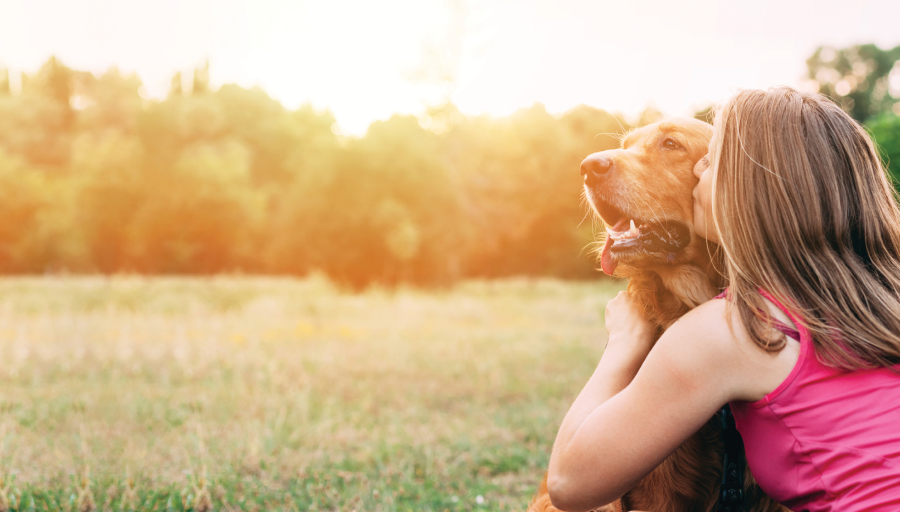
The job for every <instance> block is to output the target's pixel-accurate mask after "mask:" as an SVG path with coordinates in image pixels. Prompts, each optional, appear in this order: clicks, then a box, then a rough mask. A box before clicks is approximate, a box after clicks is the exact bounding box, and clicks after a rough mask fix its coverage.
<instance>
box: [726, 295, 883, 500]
mask: <svg viewBox="0 0 900 512" xmlns="http://www.w3.org/2000/svg"><path fill="white" fill-rule="evenodd" d="M763 295H764V296H765V297H766V298H768V299H769V300H771V301H772V303H773V304H775V305H776V306H778V307H779V308H781V309H782V310H783V311H784V312H785V314H787V316H788V317H789V318H790V319H791V320H792V321H793V322H794V324H795V325H796V326H797V332H798V333H799V341H800V356H799V358H798V359H797V363H796V365H795V366H794V369H793V370H792V371H791V373H790V375H788V377H787V378H786V379H785V380H784V382H782V383H781V385H779V386H778V387H777V388H775V390H774V391H772V392H771V393H769V394H768V395H766V396H765V397H764V398H763V399H762V400H759V401H757V402H752V403H751V402H740V401H736V402H731V410H732V411H733V413H734V419H735V423H736V425H737V428H738V431H740V433H741V436H742V437H743V438H744V446H745V450H746V454H747V462H748V463H749V465H750V471H751V472H752V473H753V476H754V477H755V478H756V481H757V482H758V483H759V486H760V487H761V488H762V489H763V490H764V491H765V492H766V494H768V495H769V496H771V497H772V498H774V499H775V500H777V501H779V502H780V503H782V504H783V505H785V506H787V507H789V508H790V509H791V510H795V511H800V510H806V511H809V512H825V511H828V512H832V511H834V512H837V511H840V512H855V511H863V510H867V511H868V510H900V374H897V373H894V372H892V371H891V370H890V369H887V368H881V369H875V370H857V371H847V370H838V369H834V368H831V367H828V366H825V365H823V364H822V363H820V362H819V361H818V359H817V358H816V354H815V350H814V348H813V343H812V340H811V338H810V334H809V331H808V330H807V329H806V327H805V326H804V325H803V324H802V323H800V321H799V319H798V318H797V317H795V316H794V314H793V313H792V312H791V311H789V310H788V309H787V308H785V307H784V306H783V305H782V304H780V303H779V302H778V301H776V300H775V299H774V298H773V297H771V296H769V294H767V293H765V292H763ZM897 368H898V369H900V366H898V367H897Z"/></svg>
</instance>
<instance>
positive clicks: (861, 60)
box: [806, 44, 900, 122]
mask: <svg viewBox="0 0 900 512" xmlns="http://www.w3.org/2000/svg"><path fill="white" fill-rule="evenodd" d="M898 61H900V46H897V47H895V48H893V49H890V50H882V49H880V48H878V47H877V46H875V45H874V44H865V45H855V46H849V47H847V48H842V49H835V48H831V47H827V46H822V47H819V48H818V49H817V50H816V51H815V53H813V55H812V56H811V57H810V58H809V59H808V60H807V61H806V66H807V71H808V76H809V79H810V80H811V81H812V83H814V84H815V87H816V88H817V89H818V91H819V92H821V93H823V94H825V95H827V96H830V97H831V98H833V99H834V100H835V101H836V102H837V103H838V104H839V105H840V106H841V107H842V108H843V109H844V110H846V111H847V112H848V113H849V114H850V115H851V116H853V118H854V119H856V120H857V121H859V122H863V121H865V120H866V119H868V118H870V117H873V116H877V115H879V114H882V113H884V112H891V111H893V112H894V113H895V114H900V106H898V105H900V64H898Z"/></svg>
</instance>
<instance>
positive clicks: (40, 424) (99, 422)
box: [0, 277, 621, 512]
mask: <svg viewBox="0 0 900 512" xmlns="http://www.w3.org/2000/svg"><path fill="white" fill-rule="evenodd" d="M620 288H621V285H620V284H617V283H608V282H599V281H598V282H562V281H554V280H506V281H470V282H465V283H462V284H460V285H458V286H456V287H453V288H451V289H447V290H438V291H433V290H432V291H423V290H414V289H400V290H395V291H387V290H379V289H373V290H369V291H366V292H363V293H360V294H351V293H346V292H342V291H340V290H337V289H336V288H334V287H333V286H332V285H330V284H329V283H328V282H327V281H326V280H324V279H320V278H315V277H314V278H308V279H303V280H292V279H266V278H241V277H234V278H210V279H187V278H186V279H175V278H171V279H170V278H155V279H145V278H138V277H120V278H99V277H94V278H65V277H63V278H61V277H53V278H22V279H19V278H15V279H13V278H8V279H3V280H0V475H2V481H0V510H3V508H6V509H11V510H38V511H40V510H60V509H62V510H79V509H80V510H91V509H97V510H159V511H164V510H175V511H181V510H190V509H193V510H204V509H209V507H212V509H215V510H226V511H227V510H291V511H293V510H341V511H348V512H349V511H352V510H356V511H359V512H362V511H364V510H381V511H407V510H413V511H419V510H433V511H448V510H449V511H456V510H524V507H525V505H526V504H527V502H528V501H529V500H530V498H531V496H532V494H533V493H534V491H535V489H536V486H537V484H538V483H539V481H540V478H541V476H542V475H543V473H544V470H545V467H546V464H547V461H548V457H549V451H550V447H551V444H552V442H553V437H554V435H555V433H556V429H557V427H558V425H559V422H560V421H561V420H562V417H563V415H564V414H565V411H566V410H567V409H568V406H569V405H570V403H571V401H572V400H573V399H574V397H575V396H576V394H577V393H578V391H580V389H581V387H582V386H583V385H584V383H585V382H586V381H587V378H588V377H589V376H590V374H591V372H592V371H593V368H594V367H595V365H596V363H597V361H598V360H599V356H600V353H601V347H602V346H603V344H604V340H605V331H604V329H603V321H602V313H603V307H604V305H605V304H606V301H607V300H609V299H610V298H611V297H612V295H613V294H614V293H615V292H616V291H617V290H618V289H620Z"/></svg>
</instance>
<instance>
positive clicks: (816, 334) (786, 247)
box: [709, 87, 900, 369]
mask: <svg viewBox="0 0 900 512" xmlns="http://www.w3.org/2000/svg"><path fill="white" fill-rule="evenodd" d="M714 137H715V142H716V144H715V146H716V147H715V155H709V156H710V161H711V165H712V166H713V168H712V169H711V170H712V171H713V180H712V190H713V192H712V210H713V212H712V219H713V223H714V225H715V227H716V229H717V230H718V234H719V237H720V240H721V246H722V249H723V250H724V252H725V273H726V278H727V279H728V281H729V286H730V296H729V298H730V307H737V308H738V312H739V314H740V318H741V320H742V321H743V323H744V325H745V326H746V328H747V330H748V332H749V334H750V335H751V337H752V338H753V339H754V341H756V343H758V344H759V345H760V346H762V347H764V348H766V349H767V350H769V351H778V350H780V349H781V348H782V347H783V346H784V342H785V340H784V337H783V336H780V335H778V333H777V332H776V331H774V330H773V329H771V328H770V318H769V316H768V314H767V313H766V311H767V309H766V306H765V303H764V300H763V298H762V296H761V295H760V293H759V290H760V289H762V290H766V291H768V292H769V293H771V294H772V295H773V296H774V297H775V298H776V299H778V300H779V301H780V302H782V303H783V304H785V305H786V306H787V307H789V308H791V309H792V310H793V312H795V314H796V315H798V316H799V318H800V319H801V321H802V322H803V323H804V324H805V325H806V327H807V328H808V329H809V331H810V333H811V335H812V339H813V343H814V347H815V349H816V353H817V355H818V356H819V358H820V359H821V360H822V361H823V362H825V363H826V364H829V365H832V366H836V367H841V368H848V369H853V368H865V367H887V366H892V365H894V364H897V363H898V362H900V209H898V206H897V200H896V197H895V195H894V189H893V187H892V186H891V182H890V180H889V179H888V176H887V173H886V172H885V169H884V166H883V165H882V163H881V160H880V159H879V158H878V153H877V151H876V149H875V146H874V144H873V143H872V139H871V138H870V137H869V135H868V133H866V131H865V130H864V129H863V128H862V127H861V126H860V125H859V124H857V123H856V122H855V121H854V120H853V119H852V118H850V116H848V115H847V114H846V113H845V112H843V111H842V110H841V109H840V108H839V107H838V106H837V105H835V104H834V103H833V102H832V101H830V100H829V99H828V98H826V97H824V96H821V95H818V94H806V93H801V92H799V91H796V90H794V89H791V88H789V87H777V88H772V89H768V90H747V91H743V92H740V93H738V94H737V95H736V96H734V97H733V98H732V99H731V100H729V102H728V103H727V104H726V105H725V106H724V107H723V108H721V109H720V110H719V112H718V113H717V115H716V120H715V135H714Z"/></svg>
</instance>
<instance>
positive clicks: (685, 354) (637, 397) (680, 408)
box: [548, 294, 752, 512]
mask: <svg viewBox="0 0 900 512" xmlns="http://www.w3.org/2000/svg"><path fill="white" fill-rule="evenodd" d="M615 301H619V304H614V302H615ZM615 301H613V302H611V303H610V305H611V306H613V308H612V309H613V310H612V311H609V310H608V312H607V320H608V321H607V326H608V329H609V331H610V341H609V344H608V345H607V349H606V351H605V352H604V354H603V357H602V358H601V361H600V364H599V365H598V366H597V370H596V371H595V373H594V375H593V376H592V377H591V379H590V381H589V382H588V384H587V386H585V388H584V390H583V391H582V392H581V394H580V395H579V396H578V399H576V401H575V404H573V406H572V409H571V410H570V411H569V413H568V414H567V415H566V418H565V420H564V421H563V424H562V426H561V427H560V431H559V434H558V436H557V439H556V442H555V443H554V445H553V453H552V455H551V457H550V470H549V476H548V488H549V492H550V498H551V501H552V502H553V504H554V506H556V507H557V508H560V509H562V510H566V511H568V512H579V511H582V510H585V511H586V510H590V509H592V508H595V507H598V506H601V505H604V504H606V503H609V502H611V501H614V500H616V499H617V498H619V497H621V496H622V494H624V493H625V492H626V491H627V490H628V489H630V488H632V487H633V486H634V484H636V483H637V482H638V481H639V480H640V479H641V478H643V477H644V476H645V475H646V474H647V473H649V472H650V471H651V470H653V468H655V467H656V466H657V465H659V463H660V462H662V460H663V459H665V458H666V457H667V456H668V455H669V454H670V453H672V452H673V451H674V450H675V449H676V448H677V447H678V446H679V445H681V444H682V443H683V442H684V441H685V440H686V439H687V438H688V437H690V436H691V435H692V434H693V433H694V432H696V431H697V430H698V429H699V428H700V427H701V426H702V425H703V424H704V423H705V422H706V421H708V420H709V418H711V417H712V415H713V414H715V412H716V410H717V409H718V408H719V407H721V406H722V404H724V403H726V402H728V401H730V400H732V399H733V398H735V397H741V396H745V395H746V394H747V392H746V390H745V389H743V387H744V386H745V383H746V382H748V381H749V380H752V379H748V378H747V376H746V375H745V373H746V370H745V369H743V368H742V365H741V360H742V356H741V355H742V354H744V353H743V352H742V350H741V349H740V348H738V344H736V343H734V334H732V332H731V330H730V329H729V327H728V325H727V323H726V321H725V318H724V301H711V302H709V303H707V304H704V305H701V306H700V307H698V308H696V309H694V310H693V311H691V312H690V313H688V314H687V315H685V316H684V317H682V318H681V319H680V320H679V321H678V322H676V323H675V324H674V325H673V326H672V327H670V328H669V330H667V331H666V333H665V334H664V335H663V336H662V337H661V338H660V339H659V341H658V342H657V343H656V345H655V346H653V348H652V350H650V349H649V345H651V344H652V337H647V336H648V333H647V332H646V331H644V330H642V329H641V328H640V326H639V325H638V324H639V322H638V321H637V320H635V318H634V315H635V314H637V313H636V311H637V308H635V307H634V305H633V304H631V302H630V299H629V298H628V297H627V294H625V298H624V299H623V297H622V295H621V294H620V296H619V297H617V298H616V299H615ZM615 306H618V307H615ZM616 317H618V318H616ZM638 318H639V316H638ZM611 321H612V322H619V323H612V322H611ZM644 325H647V324H646V322H645V323H644ZM651 336H652V335H651ZM642 352H643V356H642V355H641V354H642ZM644 356H645V357H646V360H644ZM743 357H746V355H744V356H743ZM642 363H643V364H642ZM632 379H633V380H632Z"/></svg>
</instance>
